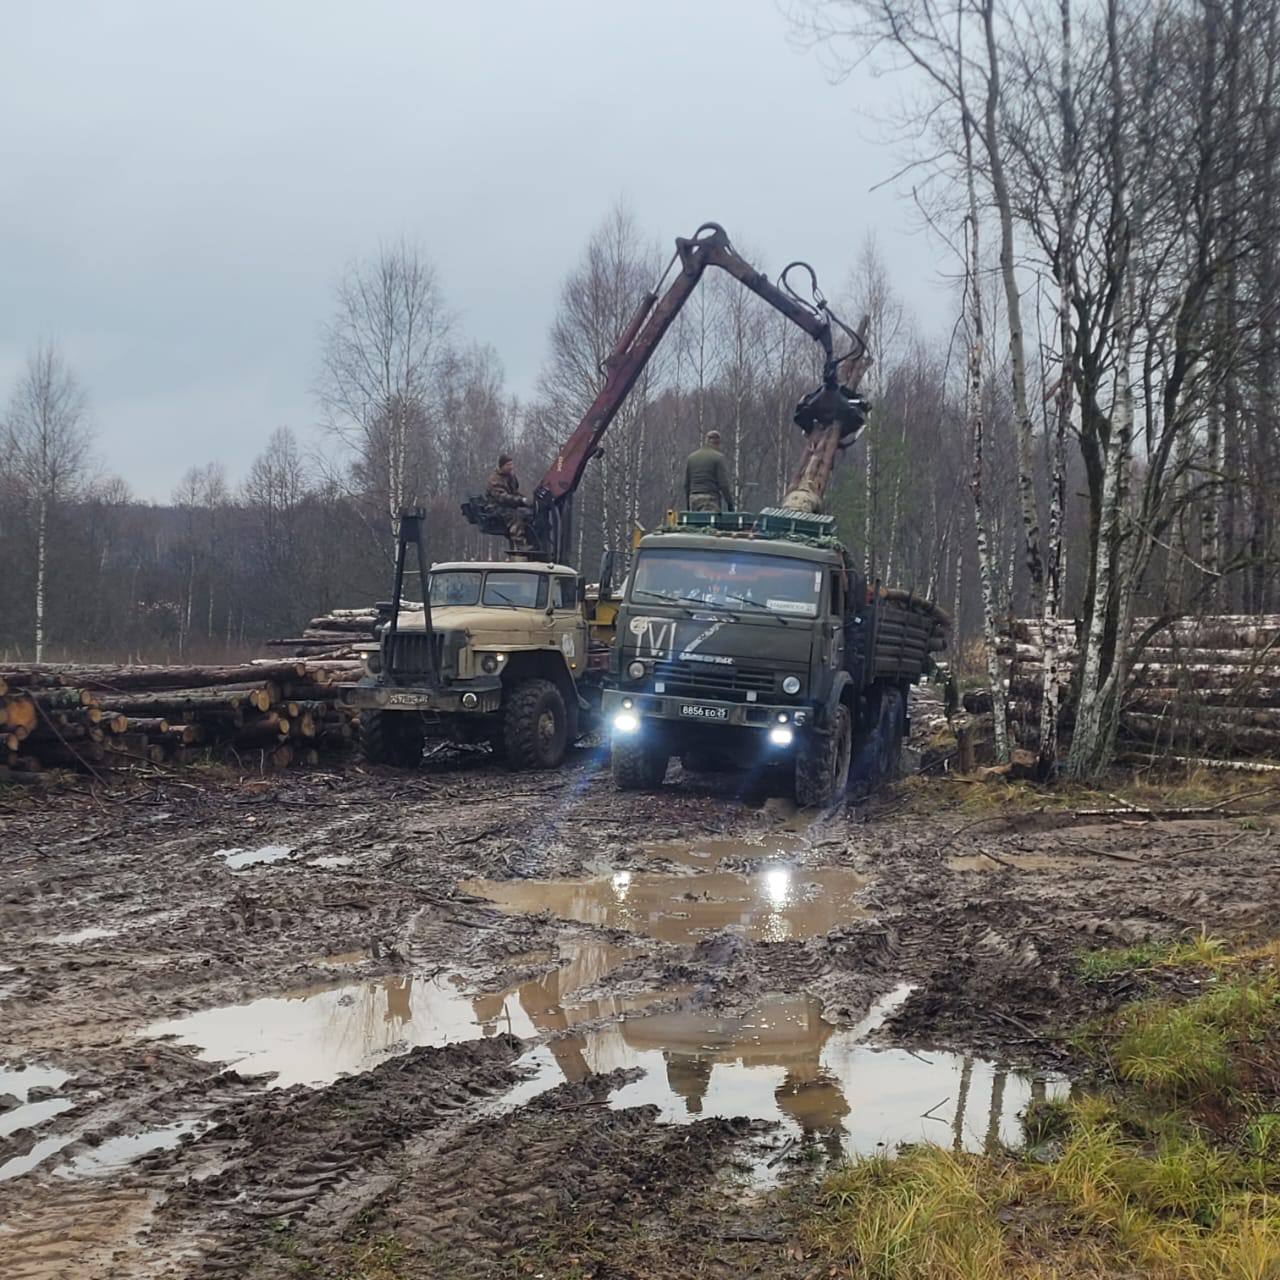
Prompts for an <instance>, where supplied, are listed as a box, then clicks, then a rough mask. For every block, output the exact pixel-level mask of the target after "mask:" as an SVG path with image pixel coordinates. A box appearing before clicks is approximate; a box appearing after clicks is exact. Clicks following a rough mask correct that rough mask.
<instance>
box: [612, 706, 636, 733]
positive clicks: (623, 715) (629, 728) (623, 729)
mask: <svg viewBox="0 0 1280 1280" xmlns="http://www.w3.org/2000/svg"><path fill="white" fill-rule="evenodd" d="M639 727H640V717H639V716H638V715H636V713H635V712H634V711H619V712H618V714H617V715H616V716H614V717H613V729H614V732H615V733H635V731H636V730H637V729H638V728H639Z"/></svg>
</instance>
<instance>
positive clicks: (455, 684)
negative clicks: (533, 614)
mask: <svg viewBox="0 0 1280 1280" xmlns="http://www.w3.org/2000/svg"><path fill="white" fill-rule="evenodd" d="M341 698H342V704H343V706H346V707H358V708H359V709H360V710H362V711H427V712H432V713H434V714H436V715H462V716H478V715H487V714H491V713H492V712H494V711H497V710H498V709H499V708H500V707H501V706H502V679H501V677H499V676H476V677H475V678H473V679H470V680H451V681H450V682H449V683H448V684H447V685H440V686H439V687H435V686H432V685H428V684H416V685H395V684H375V683H374V682H373V681H368V682H365V681H361V682H360V683H359V684H347V685H343V686H342V693H341Z"/></svg>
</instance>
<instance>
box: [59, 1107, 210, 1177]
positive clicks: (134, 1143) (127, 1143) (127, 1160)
mask: <svg viewBox="0 0 1280 1280" xmlns="http://www.w3.org/2000/svg"><path fill="white" fill-rule="evenodd" d="M209 1128H212V1121H209V1120H178V1121H175V1122H174V1123H173V1124H165V1125H160V1126H159V1127H158V1128H155V1129H145V1130H143V1132H141V1133H127V1134H121V1135H120V1136H119V1137H116V1138H107V1139H105V1140H104V1141H102V1142H100V1143H98V1145H97V1146H95V1147H90V1148H89V1150H87V1151H84V1152H82V1153H81V1154H80V1155H78V1156H75V1157H73V1158H72V1159H70V1160H68V1161H67V1162H66V1163H65V1164H61V1165H59V1166H58V1167H57V1168H56V1169H54V1171H53V1175H54V1177H55V1178H103V1177H108V1176H110V1175H111V1174H113V1173H119V1172H120V1171H121V1170H122V1169H125V1168H127V1167H128V1166H129V1165H131V1164H132V1163H133V1162H134V1161H135V1160H140V1159H141V1158H142V1157H143V1156H145V1155H150V1154H151V1152H153V1151H170V1150H172V1149H173V1148H174V1147H176V1146H178V1145H179V1144H180V1143H181V1142H182V1140H183V1139H184V1138H185V1137H187V1136H188V1135H190V1136H191V1137H197V1136H199V1135H200V1134H201V1133H203V1132H204V1131H205V1130H206V1129H209Z"/></svg>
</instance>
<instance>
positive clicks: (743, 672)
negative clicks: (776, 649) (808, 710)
mask: <svg viewBox="0 0 1280 1280" xmlns="http://www.w3.org/2000/svg"><path fill="white" fill-rule="evenodd" d="M653 678H654V679H655V680H660V681H662V683H663V684H665V685H666V692H667V693H677V694H681V693H683V694H692V695H694V696H697V695H699V694H702V695H704V696H706V697H713V698H719V699H721V700H723V701H727V702H745V701H746V697H747V693H748V692H753V693H768V694H772V693H773V690H774V673H773V672H772V671H770V670H762V669H761V668H759V667H754V668H753V667H730V666H722V665H721V664H719V663H715V662H659V663H657V664H655V666H654V668H653Z"/></svg>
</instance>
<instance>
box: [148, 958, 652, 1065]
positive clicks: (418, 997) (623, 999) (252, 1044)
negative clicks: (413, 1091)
mask: <svg viewBox="0 0 1280 1280" xmlns="http://www.w3.org/2000/svg"><path fill="white" fill-rule="evenodd" d="M562 950H563V953H564V954H565V955H566V956H567V957H568V962H567V963H566V964H562V965H561V966H560V967H559V968H557V969H554V970H552V971H551V972H550V973H548V974H545V975H543V976H541V977H537V978H533V979H530V980H529V981H527V982H523V983H520V984H518V985H516V986H514V987H511V988H508V989H507V990H504V991H498V992H495V993H493V994H491V995H482V996H478V997H474V998H471V997H468V996H467V995H466V994H465V993H464V986H465V982H464V979H463V977H462V976H461V975H460V974H457V973H447V974H432V975H424V974H396V975H393V976H391V977H383V978H375V979H372V980H369V981H367V982H359V983H349V984H345V985H342V986H323V987H313V988H309V989H306V990H303V991H298V992H294V993H292V994H290V995H285V996H272V997H268V998H265V999H262V1000H253V1001H250V1002H249V1003H247V1004H241V1005H231V1006H226V1007H223V1008H219V1009H206V1010H201V1011H200V1012H198V1013H192V1014H188V1015H186V1016H185V1017H182V1018H173V1019H168V1020H166V1021H163V1022H156V1023H152V1024H151V1025H150V1026H149V1027H147V1028H145V1029H144V1031H143V1033H142V1034H143V1035H145V1036H149V1037H156V1036H175V1037H176V1038H177V1039H178V1040H180V1041H182V1042H183V1043H187V1044H192V1045H195V1046H196V1047H197V1048H198V1049H199V1051H200V1056H201V1057H202V1058H203V1059H204V1060H205V1061H208V1062H219V1063H225V1064H227V1065H228V1066H232V1067H234V1068H235V1069H236V1070H237V1071H239V1072H241V1073H242V1074H245V1075H260V1074H267V1073H274V1076H275V1078H274V1080H273V1081H272V1085H273V1086H274V1087H277V1088H286V1087H288V1086H290V1085H294V1084H324V1083H328V1082H330V1081H332V1080H334V1079H336V1078H337V1077H338V1076H341V1075H346V1074H349V1073H351V1072H357V1071H367V1070H369V1069H370V1068H372V1067H374V1066H376V1065H377V1064H378V1062H380V1061H382V1060H383V1059H385V1058H386V1057H387V1056H389V1055H393V1054H397V1053H405V1052H407V1051H408V1050H410V1049H412V1048H415V1047H417V1046H419V1045H435V1046H439V1045H445V1044H456V1043H459V1042H462V1041H467V1040H478V1039H482V1038H484V1037H486V1036H492V1035H496V1034H497V1033H498V1032H500V1031H509V1032H511V1033H512V1034H514V1035H516V1036H519V1037H521V1038H522V1039H529V1038H532V1037H536V1036H539V1035H543V1034H549V1033H561V1032H564V1031H567V1030H568V1029H569V1028H570V1027H573V1026H576V1025H578V1024H580V1023H583V1022H588V1021H593V1020H595V1019H598V1018H617V1017H618V1016H619V1015H620V1014H622V1013H625V1012H627V1011H628V1010H632V1009H638V1008H642V1007H644V1006H646V1005H650V1004H652V1003H654V1001H655V1000H657V999H658V998H659V994H656V993H652V992H650V993H641V994H635V995H615V996H608V997H600V998H597V999H591V998H586V999H578V1000H575V1001H570V1000H569V999H568V998H567V997H569V996H570V995H571V994H572V993H573V992H577V991H581V990H587V989H589V988H591V987H593V986H594V985H596V984H597V983H598V982H599V981H600V980H601V979H602V978H603V977H604V976H605V975H606V974H607V973H609V971H610V970H612V969H613V968H615V967H616V966H617V965H618V963H619V962H620V961H621V960H622V959H623V958H624V957H625V956H626V955H627V951H626V949H625V948H622V947H617V946H613V945H611V944H608V943H598V942H584V943H580V944H574V945H569V946H565V947H564V948H563V949H562ZM563 1055H564V1061H565V1067H566V1071H572V1072H574V1075H573V1078H574V1079H580V1078H581V1075H582V1073H583V1072H584V1071H585V1068H582V1067H580V1066H579V1065H578V1063H577V1055H576V1053H575V1050H574V1049H573V1048H572V1047H571V1046H568V1045H566V1046H565V1048H564V1050H563Z"/></svg>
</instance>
